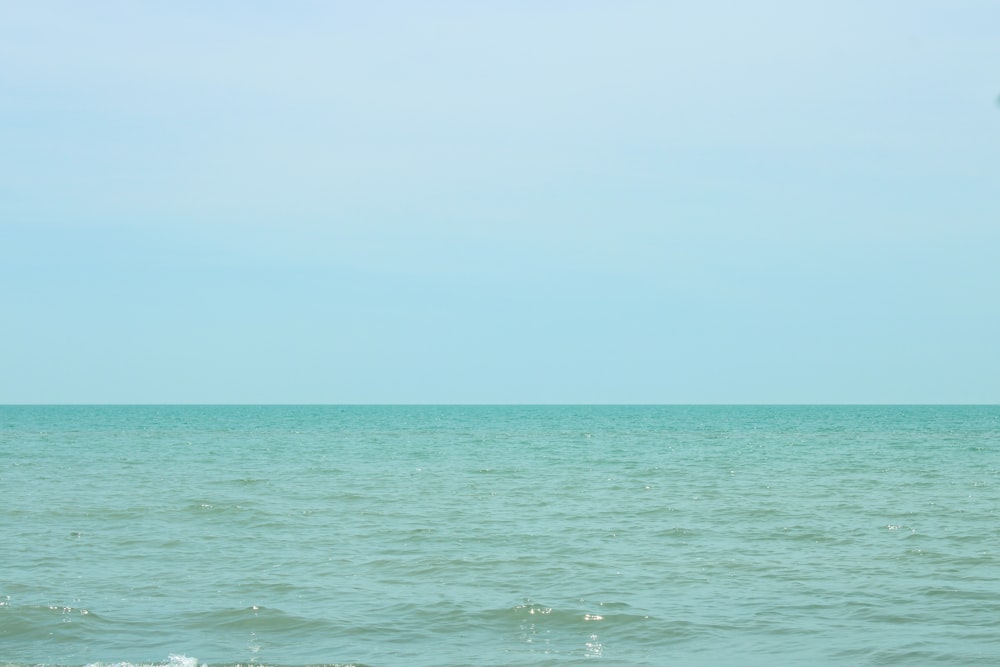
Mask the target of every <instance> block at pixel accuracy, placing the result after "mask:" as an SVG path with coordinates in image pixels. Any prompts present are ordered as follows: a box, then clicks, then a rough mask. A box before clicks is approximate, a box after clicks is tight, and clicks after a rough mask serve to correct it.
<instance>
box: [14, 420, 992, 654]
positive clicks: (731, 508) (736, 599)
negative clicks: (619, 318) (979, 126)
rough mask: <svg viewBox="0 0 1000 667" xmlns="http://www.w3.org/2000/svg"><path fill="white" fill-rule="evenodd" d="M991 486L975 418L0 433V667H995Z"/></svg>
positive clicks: (244, 425)
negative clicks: (146, 666)
mask: <svg viewBox="0 0 1000 667" xmlns="http://www.w3.org/2000/svg"><path fill="white" fill-rule="evenodd" d="M998 470H1000V407H996V406H984V407H975V406H972V407H842V406H838V407H610V406H609V407H591V406H586V407H583V406H581V407H572V406H565V407H336V406H327V407H317V406H299V407H288V406H269V407H243V406H239V407H237V406H231V407H82V406H81V407H15V406H7V407H0V536H2V540H0V661H7V663H9V664H16V665H24V664H46V665H83V664H89V663H95V662H102V663H119V662H129V663H133V664H142V663H154V664H170V665H172V667H190V665H194V664H205V663H208V664H235V663H244V664H245V663H250V662H254V663H260V664H267V665H305V664H349V663H354V664H359V665H360V664H363V665H410V666H418V667H419V666H425V665H426V666H429V665H498V666H499V665H546V664H553V665H562V664H578V663H588V664H591V663H593V664H609V665H611V664H614V665H667V664H678V665H717V664H732V665H758V664H759V665H774V664H789V665H791V664H803V663H804V662H806V661H809V662H810V663H813V664H829V665H844V664H858V665H894V664H900V665H903V664H907V665H909V664H949V665H993V664H997V663H998V662H1000V632H998V631H997V630H996V629H995V626H996V623H997V619H998V618H1000V528H998V526H1000V522H998V520H1000V476H998ZM169 656H175V657H173V658H170V657H169ZM179 656H184V657H179ZM594 661H596V662H594Z"/></svg>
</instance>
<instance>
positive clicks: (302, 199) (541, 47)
mask: <svg viewBox="0 0 1000 667" xmlns="http://www.w3.org/2000/svg"><path fill="white" fill-rule="evenodd" d="M998 35H1000V3H997V2H995V1H994V0H981V1H974V0H938V1H930V0H906V1H904V0H883V1H873V0H838V1H836V2H833V1H831V2H825V1H823V2H802V1H801V0H771V1H767V0H762V1H757V2H743V1H737V0H727V1H723V0H708V1H701V2H683V3H682V2H672V1H669V0H660V1H658V2H631V1H628V0H625V1H616V2H592V1H588V0H580V1H573V2H570V1H568V0H567V1H552V2H546V1H541V2H538V1H536V2H518V1H511V2H492V3H487V2H434V1H431V2H377V1H376V2H363V3H362V2H291V1H278V0H275V1H274V2H259V1H254V2H221V1H220V2H203V1H199V2H193V1H191V2H186V1H182V2H178V1H175V0H174V1H169V2H168V1H162V2H131V1H124V0H122V1H117V2H112V1H100V0H97V1H92V2H75V1H66V2H54V1H50V0H34V1H33V2H22V3H16V2H6V3H2V4H0V253H2V263H0V287H2V291H3V295H4V296H3V301H2V318H0V325H2V326H0V403H108V402H110V403H161V402H162V403H247V402H250V403H300V402H305V403H536V402H545V403H553V402H555V403H577V402H582V403H706V402H707V403H825V402H835V403H844V402H847V403H854V402H858V403H866V402H876V403H886V402H889V403H893V402H898V403H907V402H918V403H936V402H942V403H963V402H977V403H984V402H985V403H996V402H1000V343H998V341H1000V107H998V104H997V99H998V95H1000V38H998Z"/></svg>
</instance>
